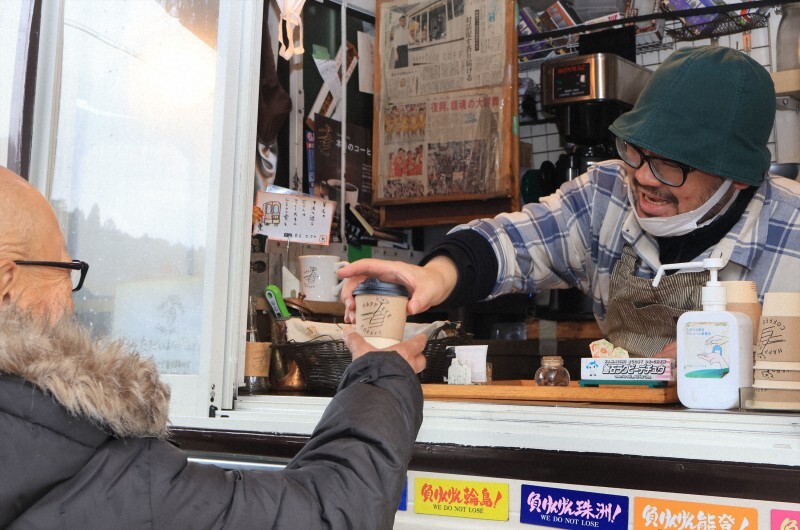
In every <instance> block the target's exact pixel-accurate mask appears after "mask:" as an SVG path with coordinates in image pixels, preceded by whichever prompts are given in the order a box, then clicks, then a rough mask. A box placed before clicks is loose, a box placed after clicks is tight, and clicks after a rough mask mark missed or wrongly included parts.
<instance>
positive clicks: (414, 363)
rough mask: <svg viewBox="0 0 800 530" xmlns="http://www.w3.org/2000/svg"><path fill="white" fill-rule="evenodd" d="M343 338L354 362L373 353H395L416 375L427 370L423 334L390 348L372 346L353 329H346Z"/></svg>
mask: <svg viewBox="0 0 800 530" xmlns="http://www.w3.org/2000/svg"><path fill="white" fill-rule="evenodd" d="M342 338H343V339H344V344H345V346H347V349H348V350H350V352H351V353H352V354H353V360H356V359H358V358H359V357H361V356H363V355H366V354H367V353H369V352H371V351H395V352H397V353H399V354H400V356H401V357H402V358H403V359H405V360H406V361H407V362H408V364H409V365H411V369H412V370H414V373H417V374H418V373H420V372H421V371H422V370H424V369H425V363H426V359H425V356H424V355H423V354H422V351H423V350H424V349H425V344H426V342H427V337H426V336H425V335H423V334H420V335H417V336H415V337H412V338H410V339H408V340H407V341H403V342H400V343H398V344H395V345H394V346H389V347H388V348H376V347H375V346H372V345H371V344H370V343H368V342H367V341H366V340H364V337H362V336H361V335H359V334H358V332H357V331H356V330H355V329H353V328H346V329H345V330H344V331H342Z"/></svg>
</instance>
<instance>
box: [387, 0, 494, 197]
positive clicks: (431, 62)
mask: <svg viewBox="0 0 800 530" xmlns="http://www.w3.org/2000/svg"><path fill="white" fill-rule="evenodd" d="M507 8H508V4H507V3H506V2H504V1H503V0H434V1H424V2H416V3H407V2H399V1H398V2H381V3H380V6H379V10H380V21H379V24H380V26H379V31H380V33H379V36H378V38H377V40H378V53H379V55H380V57H381V62H380V69H381V75H380V77H379V79H380V87H379V88H380V97H379V98H378V99H376V103H377V110H378V113H379V117H378V126H377V128H376V130H375V133H376V135H377V144H378V149H379V152H380V154H381V156H380V157H379V158H378V160H379V165H378V178H377V179H376V186H375V190H374V194H375V202H376V203H377V204H381V203H383V204H391V203H396V202H403V201H402V199H406V200H408V199H411V198H421V197H430V198H433V197H434V196H443V195H482V194H486V193H492V192H494V191H495V190H496V189H498V188H499V187H500V186H499V182H498V181H499V179H500V178H501V176H499V175H498V171H497V168H498V167H499V164H500V160H499V157H500V152H499V151H500V146H499V143H500V139H501V135H500V131H501V130H502V129H501V128H502V127H506V128H508V127H510V124H504V123H501V122H502V116H503V115H504V113H503V108H504V105H506V104H507V103H506V102H505V101H504V98H503V87H504V84H505V82H506V81H505V79H504V75H505V72H506V71H507V68H506V62H507V58H506V55H507V54H506V49H505V48H506V31H505V29H506V28H505V24H506V12H505V11H506V9H507Z"/></svg>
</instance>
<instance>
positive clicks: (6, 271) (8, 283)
mask: <svg viewBox="0 0 800 530" xmlns="http://www.w3.org/2000/svg"><path fill="white" fill-rule="evenodd" d="M18 277H19V267H17V264H16V263H14V261H13V260H10V259H0V303H4V302H6V301H8V299H10V298H11V291H12V289H13V288H14V285H15V284H16V283H17V279H18Z"/></svg>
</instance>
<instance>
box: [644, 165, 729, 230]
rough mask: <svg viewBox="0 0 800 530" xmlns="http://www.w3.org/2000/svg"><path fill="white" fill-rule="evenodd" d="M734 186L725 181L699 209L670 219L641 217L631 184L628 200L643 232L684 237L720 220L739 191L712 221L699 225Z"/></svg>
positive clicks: (727, 180)
mask: <svg viewBox="0 0 800 530" xmlns="http://www.w3.org/2000/svg"><path fill="white" fill-rule="evenodd" d="M732 185H733V181H732V180H731V179H725V181H724V182H723V183H722V185H721V186H720V187H719V189H717V191H715V192H714V195H712V196H711V197H710V198H709V199H708V200H707V201H706V202H705V203H703V204H702V205H701V206H700V207H699V208H697V209H695V210H692V211H691V212H684V213H679V214H677V215H672V216H670V217H639V213H638V212H637V211H636V206H635V204H636V203H634V202H633V191H632V190H631V185H630V184H628V200H629V201H630V203H631V206H633V215H635V216H636V220H637V221H639V226H641V227H642V230H644V231H645V232H647V233H648V234H651V235H654V236H656V237H672V236H682V235H684V234H688V233H689V232H691V231H692V230H696V229H697V228H700V227H701V226H705V225H707V224H709V223H711V222H712V221H713V220H714V219H716V218H718V217H719V216H720V215H721V214H722V213H723V212H725V211H726V210H727V209H728V207H730V205H731V204H733V201H734V200H735V199H736V196H737V195H738V194H739V191H738V190H737V191H736V193H734V194H733V196H732V197H731V199H730V200H729V201H728V203H727V204H726V205H725V208H723V209H722V211H721V212H720V213H719V214H717V215H715V216H714V217H713V218H712V219H709V220H708V221H705V222H704V223H701V224H697V223H698V221H700V219H702V218H703V217H704V216H705V215H706V214H707V213H708V212H709V211H710V210H711V208H713V207H714V206H716V205H717V204H718V203H719V201H720V200H721V199H722V197H723V196H724V195H725V193H727V192H728V189H730V187H731V186H732Z"/></svg>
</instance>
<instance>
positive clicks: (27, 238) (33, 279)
mask: <svg viewBox="0 0 800 530" xmlns="http://www.w3.org/2000/svg"><path fill="white" fill-rule="evenodd" d="M18 260H29V261H70V258H69V256H68V255H67V251H66V248H65V245H64V236H63V235H62V234H61V229H60V228H59V226H58V220H57V219H56V215H55V212H53V208H52V207H51V206H50V204H49V203H48V202H47V200H46V199H45V198H44V197H43V196H42V195H41V194H40V193H39V192H38V191H37V190H36V189H35V188H34V187H33V186H31V185H30V184H29V183H28V182H27V181H26V180H25V179H23V178H22V177H20V176H18V175H16V174H14V173H13V172H12V171H9V170H8V169H6V168H4V167H0V303H2V304H3V305H5V304H13V305H15V306H16V307H18V308H19V309H22V310H26V311H32V312H34V313H36V314H39V315H43V316H46V317H48V318H50V319H51V320H57V319H58V318H61V317H62V316H64V315H65V314H67V313H70V312H72V281H71V279H70V274H69V271H68V270H65V269H58V268H54V267H41V266H27V265H25V266H19V265H17V264H15V263H14V261H18Z"/></svg>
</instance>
